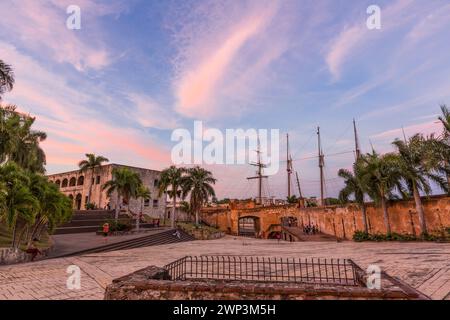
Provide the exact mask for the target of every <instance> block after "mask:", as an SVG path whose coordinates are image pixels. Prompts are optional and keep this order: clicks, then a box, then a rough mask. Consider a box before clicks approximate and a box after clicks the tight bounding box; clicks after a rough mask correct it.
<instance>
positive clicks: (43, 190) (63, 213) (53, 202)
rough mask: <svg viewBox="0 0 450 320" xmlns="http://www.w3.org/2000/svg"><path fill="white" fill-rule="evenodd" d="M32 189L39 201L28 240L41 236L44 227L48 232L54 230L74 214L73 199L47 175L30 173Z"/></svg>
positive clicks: (29, 241)
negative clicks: (63, 192) (62, 191)
mask: <svg viewBox="0 0 450 320" xmlns="http://www.w3.org/2000/svg"><path fill="white" fill-rule="evenodd" d="M29 177H30V187H29V188H30V191H31V193H32V194H33V196H34V197H35V198H36V200H38V201H39V204H40V205H39V208H38V210H37V212H36V216H35V219H34V223H33V224H30V226H29V227H30V228H29V230H28V234H27V238H26V239H27V242H28V244H30V243H31V242H32V240H33V239H35V238H38V239H39V238H40V236H41V233H42V230H43V229H44V227H46V228H47V231H48V232H50V233H51V232H53V230H54V229H55V227H56V226H57V225H59V224H61V223H63V222H65V221H68V220H69V219H70V217H71V216H72V201H71V200H70V199H69V198H68V197H67V196H65V195H64V194H62V193H61V192H60V191H59V188H58V187H57V186H56V185H55V184H53V183H51V182H49V181H48V180H47V178H46V177H44V176H42V175H40V174H35V173H30V174H29Z"/></svg>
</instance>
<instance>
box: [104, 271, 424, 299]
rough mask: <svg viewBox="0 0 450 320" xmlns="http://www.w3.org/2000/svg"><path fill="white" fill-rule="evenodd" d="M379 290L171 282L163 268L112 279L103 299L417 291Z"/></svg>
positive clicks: (403, 293) (401, 295)
mask: <svg viewBox="0 0 450 320" xmlns="http://www.w3.org/2000/svg"><path fill="white" fill-rule="evenodd" d="M382 288H383V289H381V290H369V289H368V288H366V287H362V286H360V287H359V286H331V285H311V284H294V283H269V282H240V281H239V282H236V281H234V282H233V281H232V282H226V281H214V280H208V281H201V280H195V281H194V280H190V281H171V280H170V276H169V274H168V272H167V271H166V270H165V269H162V268H158V267H155V266H151V267H148V268H145V269H142V270H139V271H137V272H135V273H132V274H130V275H127V276H125V277H122V278H119V279H115V280H114V281H113V283H112V284H110V285H108V286H107V288H106V291H105V300H356V299H358V300H370V299H384V300H391V299H396V300H407V299H423V297H422V296H421V295H419V294H417V293H416V292H411V291H409V290H407V289H405V288H403V286H402V287H400V286H397V285H395V284H393V283H389V284H388V285H386V286H382Z"/></svg>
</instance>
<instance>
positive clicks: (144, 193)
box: [136, 185, 151, 230]
mask: <svg viewBox="0 0 450 320" xmlns="http://www.w3.org/2000/svg"><path fill="white" fill-rule="evenodd" d="M150 197H151V192H150V190H149V189H148V188H147V187H146V186H144V185H140V186H139V188H138V190H137V193H136V198H137V199H141V210H140V212H139V215H138V216H137V218H136V230H139V224H140V219H141V214H142V212H143V211H144V201H145V200H150Z"/></svg>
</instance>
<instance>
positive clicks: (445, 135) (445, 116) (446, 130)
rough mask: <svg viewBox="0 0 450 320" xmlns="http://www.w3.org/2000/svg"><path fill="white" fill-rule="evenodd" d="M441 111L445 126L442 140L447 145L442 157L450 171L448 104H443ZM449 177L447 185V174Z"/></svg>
mask: <svg viewBox="0 0 450 320" xmlns="http://www.w3.org/2000/svg"><path fill="white" fill-rule="evenodd" d="M441 112H442V115H441V116H440V117H439V121H440V122H441V123H442V126H443V128H444V131H443V133H442V141H443V142H444V144H445V145H446V146H447V148H445V149H446V150H445V151H446V152H445V156H444V158H443V159H442V161H443V163H444V164H445V166H446V169H447V171H450V162H449V159H450V155H449V149H450V110H448V108H447V106H446V105H441ZM446 177H447V185H450V174H449V173H447V174H446Z"/></svg>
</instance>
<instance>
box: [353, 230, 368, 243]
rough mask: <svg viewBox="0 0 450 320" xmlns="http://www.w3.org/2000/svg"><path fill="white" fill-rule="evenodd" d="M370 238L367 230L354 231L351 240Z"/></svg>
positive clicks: (361, 240) (366, 239) (358, 240)
mask: <svg viewBox="0 0 450 320" xmlns="http://www.w3.org/2000/svg"><path fill="white" fill-rule="evenodd" d="M369 238H370V235H369V234H368V233H367V232H364V231H356V232H355V233H354V234H353V240H354V241H356V242H363V241H368V240H369Z"/></svg>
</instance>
